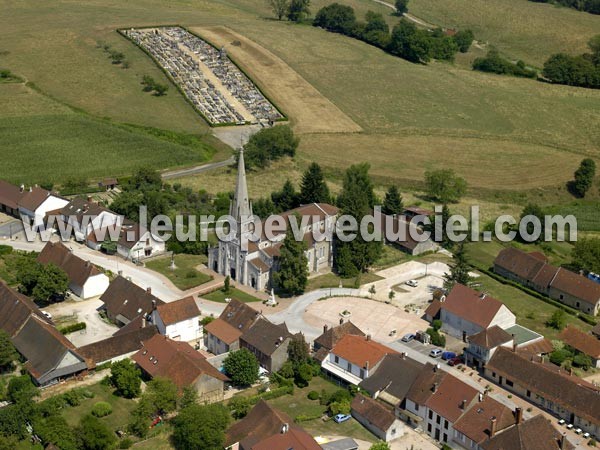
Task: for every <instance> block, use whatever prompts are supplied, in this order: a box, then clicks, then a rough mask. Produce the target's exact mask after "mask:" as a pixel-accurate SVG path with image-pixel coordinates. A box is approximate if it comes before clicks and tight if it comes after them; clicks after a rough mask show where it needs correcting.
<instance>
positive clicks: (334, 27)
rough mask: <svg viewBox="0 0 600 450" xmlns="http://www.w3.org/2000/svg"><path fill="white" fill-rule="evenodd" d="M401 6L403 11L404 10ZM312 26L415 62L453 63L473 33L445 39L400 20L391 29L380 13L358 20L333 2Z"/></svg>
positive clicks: (438, 31) (348, 8)
mask: <svg viewBox="0 0 600 450" xmlns="http://www.w3.org/2000/svg"><path fill="white" fill-rule="evenodd" d="M405 10H406V7H405V6H404V7H403V8H402V10H399V13H398V14H399V15H401V14H402V12H400V11H405ZM313 25H314V26H316V27H320V28H323V29H325V30H327V31H331V32H333V33H340V34H343V35H345V36H350V37H353V38H355V39H359V40H361V41H364V42H366V43H368V44H370V45H374V46H376V47H378V48H381V49H382V50H385V51H386V52H388V53H390V54H392V55H395V56H399V57H400V58H403V59H406V60H407V61H410V62H414V63H427V62H429V61H430V60H431V59H438V60H445V61H453V60H454V56H455V55H456V53H457V52H459V51H460V52H463V53H466V52H467V51H468V50H469V48H470V46H471V43H472V42H473V32H472V31H470V30H462V31H459V32H457V33H456V34H455V35H453V36H448V35H446V33H444V31H443V30H442V29H441V28H437V29H435V30H431V31H430V30H423V29H420V28H417V27H416V25H415V24H414V23H412V22H409V21H408V20H406V19H402V20H401V21H400V23H398V24H397V25H396V26H395V27H394V28H393V29H392V30H391V34H390V29H389V26H388V24H387V23H386V21H385V19H384V17H383V15H382V14H380V13H375V12H373V11H368V12H367V13H366V15H365V20H364V21H361V20H357V18H356V14H355V12H354V9H353V8H352V7H351V6H347V5H341V4H339V3H332V4H330V5H328V6H324V7H323V8H321V9H320V10H319V11H318V12H317V14H316V16H315V19H314V20H313Z"/></svg>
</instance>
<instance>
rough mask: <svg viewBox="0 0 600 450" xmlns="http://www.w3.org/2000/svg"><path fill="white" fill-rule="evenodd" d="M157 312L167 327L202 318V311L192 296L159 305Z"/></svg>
mask: <svg viewBox="0 0 600 450" xmlns="http://www.w3.org/2000/svg"><path fill="white" fill-rule="evenodd" d="M156 310H157V312H158V314H159V315H160V318H161V320H162V321H163V323H164V324H165V325H173V324H175V323H179V322H183V321H185V320H189V319H193V318H194V317H199V316H200V309H198V305H197V304H196V300H194V297H192V296H190V297H185V298H182V299H180V300H176V301H174V302H171V303H163V304H162V305H158V306H157V307H156Z"/></svg>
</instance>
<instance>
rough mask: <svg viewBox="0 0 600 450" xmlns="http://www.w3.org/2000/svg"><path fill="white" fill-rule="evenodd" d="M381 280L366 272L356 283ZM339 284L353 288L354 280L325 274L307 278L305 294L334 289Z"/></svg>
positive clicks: (354, 285)
mask: <svg viewBox="0 0 600 450" xmlns="http://www.w3.org/2000/svg"><path fill="white" fill-rule="evenodd" d="M381 279H382V278H381V277H380V276H379V275H375V274H374V273H371V272H368V273H363V274H361V275H360V277H359V280H358V282H359V283H360V285H363V284H368V283H372V282H374V281H377V280H381ZM340 282H341V283H342V286H343V287H345V288H355V287H356V278H341V277H339V276H338V275H336V274H334V273H327V274H325V275H318V276H316V277H314V278H309V280H308V284H307V285H306V289H305V290H306V292H309V291H314V290H317V289H326V288H336V287H340Z"/></svg>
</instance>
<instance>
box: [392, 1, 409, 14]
mask: <svg viewBox="0 0 600 450" xmlns="http://www.w3.org/2000/svg"><path fill="white" fill-rule="evenodd" d="M394 6H395V7H396V14H397V15H398V16H403V15H404V14H406V13H407V12H408V0H396V1H395V2H394Z"/></svg>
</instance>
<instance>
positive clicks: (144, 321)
mask: <svg viewBox="0 0 600 450" xmlns="http://www.w3.org/2000/svg"><path fill="white" fill-rule="evenodd" d="M142 328H146V316H143V317H142Z"/></svg>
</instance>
